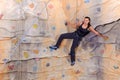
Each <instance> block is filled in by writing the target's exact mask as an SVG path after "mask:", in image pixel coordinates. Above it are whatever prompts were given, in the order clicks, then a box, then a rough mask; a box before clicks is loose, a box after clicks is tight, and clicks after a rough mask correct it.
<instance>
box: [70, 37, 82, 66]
mask: <svg viewBox="0 0 120 80" xmlns="http://www.w3.org/2000/svg"><path fill="white" fill-rule="evenodd" d="M79 43H80V39H79V38H75V39H74V40H73V43H72V46H71V50H70V58H71V65H74V64H75V49H76V48H77V47H78V45H79Z"/></svg>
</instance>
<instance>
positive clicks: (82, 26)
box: [49, 17, 108, 66]
mask: <svg viewBox="0 0 120 80" xmlns="http://www.w3.org/2000/svg"><path fill="white" fill-rule="evenodd" d="M90 21H91V20H90V17H85V18H84V21H83V22H82V23H81V22H78V23H77V24H75V23H74V24H73V23H71V22H67V23H66V25H71V26H73V27H75V28H76V31H74V32H71V33H64V34H61V35H60V37H59V39H58V41H57V43H56V45H54V46H50V47H49V48H50V49H53V50H56V49H58V48H59V47H60V44H61V42H62V40H63V39H73V43H72V46H71V50H70V53H69V54H70V58H71V66H73V65H74V64H75V48H77V47H78V45H79V43H80V41H81V40H82V38H83V37H84V36H86V35H87V34H88V33H89V32H90V31H91V32H93V33H95V34H96V35H98V36H100V37H102V38H103V39H105V40H106V39H107V38H108V37H107V36H104V35H102V34H101V33H99V32H98V31H96V30H95V29H94V28H93V27H92V26H91V24H90Z"/></svg>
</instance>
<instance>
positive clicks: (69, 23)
mask: <svg viewBox="0 0 120 80" xmlns="http://www.w3.org/2000/svg"><path fill="white" fill-rule="evenodd" d="M67 25H68V26H72V27H73V28H75V29H77V28H78V27H79V26H80V25H81V22H80V21H79V22H77V23H73V22H70V21H67Z"/></svg>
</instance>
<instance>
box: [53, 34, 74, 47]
mask: <svg viewBox="0 0 120 80" xmlns="http://www.w3.org/2000/svg"><path fill="white" fill-rule="evenodd" d="M74 37H75V34H74V33H64V34H61V35H60V37H59V38H58V41H57V43H56V45H55V46H56V47H57V48H59V46H60V44H61V42H62V40H63V39H74Z"/></svg>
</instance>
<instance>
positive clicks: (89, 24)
mask: <svg viewBox="0 0 120 80" xmlns="http://www.w3.org/2000/svg"><path fill="white" fill-rule="evenodd" d="M85 18H87V19H88V20H89V23H88V27H90V26H91V19H90V17H88V16H86V17H85Z"/></svg>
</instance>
